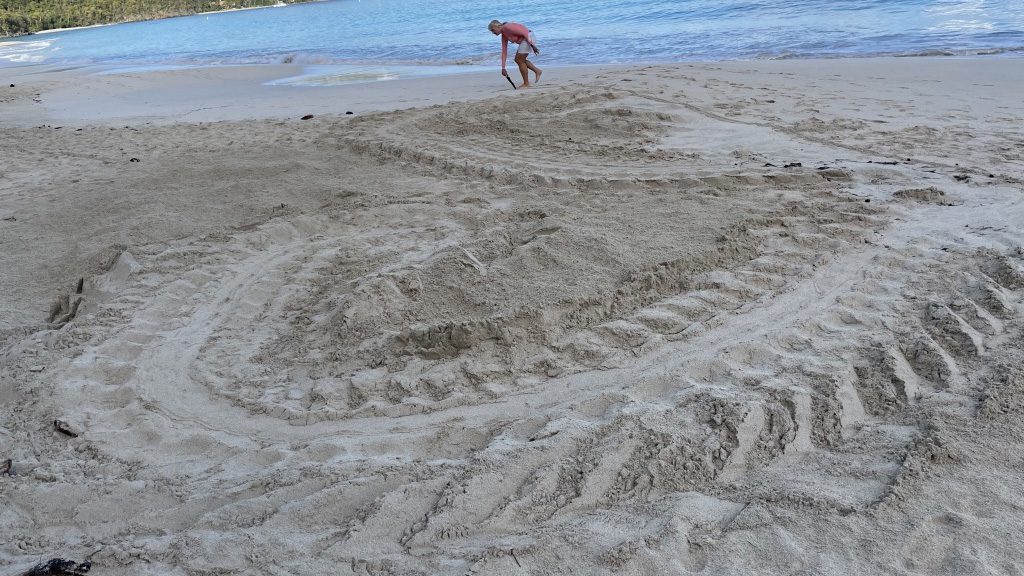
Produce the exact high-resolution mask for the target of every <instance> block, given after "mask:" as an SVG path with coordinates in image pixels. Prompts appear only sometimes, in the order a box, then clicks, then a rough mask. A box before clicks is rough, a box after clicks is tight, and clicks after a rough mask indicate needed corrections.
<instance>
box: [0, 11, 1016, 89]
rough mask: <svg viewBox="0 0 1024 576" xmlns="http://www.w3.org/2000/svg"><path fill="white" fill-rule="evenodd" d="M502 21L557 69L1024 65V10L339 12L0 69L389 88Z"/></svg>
mask: <svg viewBox="0 0 1024 576" xmlns="http://www.w3.org/2000/svg"><path fill="white" fill-rule="evenodd" d="M492 18H497V19H500V20H511V21H516V22H522V23H524V24H526V25H527V26H529V27H530V28H531V29H532V30H533V31H534V32H535V34H536V36H537V39H538V43H539V45H540V47H541V49H542V51H543V54H542V62H545V63H547V64H587V63H591V64H593V63H633V62H675V61H687V60H719V59H751V58H804V57H822V56H824V57H836V56H868V55H881V54H896V55H924V54H1024V0H788V1H781V0H780V1H760V2H758V1H754V2H740V1H736V0H674V1H673V0H615V1H609V0H562V1H552V0H536V1H534V2H522V3H513V2H509V3H505V4H503V5H500V7H498V5H496V4H495V3H493V2H489V1H487V2H485V1H483V0H465V1H454V0H451V1H446V0H329V1H326V2H315V3H310V4H295V5H289V6H284V7H274V8H263V9H257V10H241V11H234V12H223V13H216V14H205V15H197V16H188V17H182V18H170V19H165V20H156V21H149V22H136V23H129V24H120V25H115V26H103V27H96V28H88V29H80V30H68V31H59V32H51V33H45V34H36V35H32V36H24V37H20V38H14V39H6V40H0V67H2V66H18V65H28V64H39V63H46V64H55V65H62V66H63V65H68V66H78V65H105V66H115V67H128V66H157V67H166V66H196V65H217V64H244V63H285V62H296V63H300V64H307V65H310V66H319V67H321V68H322V69H330V68H331V67H338V66H341V67H342V68H343V69H348V70H356V71H357V72H358V71H360V70H362V71H363V72H358V74H356V75H357V76H358V77H366V78H369V79H384V78H386V77H388V75H389V74H392V73H393V72H392V71H394V70H410V69H413V68H430V66H424V65H431V66H443V67H444V68H445V69H446V70H450V69H451V67H470V68H475V66H472V65H488V66H491V65H497V62H498V54H499V50H500V46H499V43H498V39H497V38H496V37H494V36H492V35H491V34H490V33H489V32H488V31H487V29H486V25H487V22H489V21H490V20H491V19H492ZM375 74H376V75H378V76H382V78H375V77H374V75H375Z"/></svg>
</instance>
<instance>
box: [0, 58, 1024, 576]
mask: <svg viewBox="0 0 1024 576" xmlns="http://www.w3.org/2000/svg"><path fill="white" fill-rule="evenodd" d="M830 65H834V66H841V67H843V66H845V68H844V70H845V71H846V74H845V76H844V78H843V80H844V81H846V82H848V83H853V84H856V85H857V86H859V87H860V88H859V90H860V91H850V92H849V93H847V94H839V93H836V92H833V91H832V89H831V88H830V87H829V86H831V85H830V84H829V83H830V82H838V80H830V78H829V77H828V76H826V75H823V74H822V73H821V72H820V70H818V69H816V68H810V69H806V68H803V67H802V66H804V65H802V64H800V63H795V64H792V65H791V66H793V68H791V69H787V68H785V66H787V64H785V63H764V64H763V68H762V69H756V66H758V65H753V64H749V63H732V64H727V65H722V66H715V65H706V66H702V67H694V66H653V67H641V68H634V69H629V70H625V71H622V70H618V71H610V72H607V73H604V74H596V75H593V76H592V77H591V78H588V79H587V81H585V82H579V83H573V84H567V85H555V86H549V87H541V88H539V89H537V90H536V91H534V92H533V93H528V94H516V95H515V96H514V97H513V98H505V97H501V98H494V99H482V100H479V99H478V100H474V101H470V102H454V103H448V104H444V105H438V106H428V107H420V108H413V109H409V110H396V111H385V112H380V113H375V114H369V115H364V116H360V117H358V118H354V119H353V118H346V117H345V116H337V117H329V118H319V117H318V118H316V119H315V120H314V121H309V122H302V121H297V120H267V119H264V120H248V121H240V122H235V121H231V122H216V123H213V124H207V123H203V124H186V123H174V124H166V125H146V124H137V125H129V126H128V127H126V128H115V129H111V127H109V126H99V125H88V124H87V125H82V126H71V127H70V128H71V129H70V130H69V129H68V128H62V129H61V130H59V131H58V130H56V129H55V128H54V127H52V126H49V127H41V128H18V129H14V128H11V129H8V132H9V133H11V134H16V135H17V136H18V139H19V140H20V141H21V143H20V145H19V146H18V147H17V148H15V147H14V146H13V145H11V144H4V146H5V148H4V149H3V151H4V153H5V155H6V154H7V152H8V151H10V152H11V154H12V156H10V157H13V158H16V159H17V161H16V162H14V163H12V164H11V167H9V168H6V169H5V170H6V172H5V174H10V175H11V178H12V179H11V180H10V182H12V183H13V184H9V185H5V186H4V188H3V189H0V198H2V200H3V205H2V210H4V211H5V212H4V213H5V215H6V214H10V215H11V216H13V217H14V218H15V220H14V221H13V222H8V221H4V222H3V223H2V224H3V226H2V227H0V238H2V239H3V241H4V244H5V246H16V245H17V246H20V247H22V248H21V249H20V250H12V251H5V256H4V260H5V264H7V265H8V268H7V269H9V270H12V271H13V273H12V274H10V275H6V276H5V279H4V283H5V288H7V289H8V291H9V292H10V293H11V294H12V299H11V301H10V302H11V304H9V306H8V307H7V308H6V309H5V310H4V321H5V324H6V327H7V332H6V333H5V338H6V339H5V341H4V348H3V359H4V360H3V372H2V377H3V388H2V389H0V399H2V400H3V402H2V403H0V405H2V412H0V439H2V440H3V442H2V444H0V445H2V446H3V447H4V448H3V450H4V451H5V453H0V459H2V458H11V459H12V467H13V472H14V473H13V474H12V475H4V476H0V498H2V499H3V501H4V503H5V504H7V506H6V508H5V511H4V512H2V513H0V527H2V528H3V531H4V532H5V533H6V534H10V535H11V539H10V543H8V544H4V545H2V547H0V561H2V562H4V563H5V564H6V565H8V566H11V567H12V569H13V570H14V571H15V572H17V571H19V570H22V569H26V568H28V567H30V566H32V565H33V564H35V563H36V562H37V561H39V559H40V558H44V557H49V556H53V555H60V556H64V557H69V558H77V559H84V558H86V557H88V558H90V559H91V561H92V562H93V563H94V570H97V571H98V570H100V569H102V570H103V571H104V572H105V573H112V574H121V573H124V574H128V573H133V574H137V573H154V574H157V573H159V574H166V573H183V574H193V573H212V572H217V573H224V572H231V573H236V572H238V573H275V574H276V573H303V574H304V573H319V572H331V573H341V574H347V573H353V574H466V573H478V574H515V573H536V574H559V573H571V572H579V571H584V572H586V573H591V574H664V573H678V574H686V573H764V574H776V573H778V574H783V573H787V574H788V573H793V572H799V571H805V572H814V573H839V572H843V573H846V572H848V571H849V570H851V569H854V570H856V571H858V572H865V573H892V572H893V571H894V567H895V571H897V572H900V573H908V574H916V573H921V574H925V573H927V574H940V573H948V574H954V573H956V574H963V573H978V574H983V573H991V572H992V571H994V570H996V571H997V570H1002V569H1003V568H1002V567H1012V566H1016V565H1017V564H1018V563H1019V558H1021V557H1022V556H1021V552H1022V550H1020V545H1019V543H1018V542H1017V541H1016V539H1014V538H1011V537H1010V535H1012V534H1013V533H1014V532H1015V531H1016V530H1017V529H1019V527H1020V521H1019V519H1017V518H1016V512H1015V510H1016V506H1017V504H1016V503H1015V502H1016V500H1017V499H1018V497H1019V496H1020V495H1019V494H1017V492H1019V490H1018V489H1017V488H1016V486H1019V485H1020V483H1019V482H1018V481H1019V479H1020V471H1021V469H1022V468H1021V462H1020V458H1019V456H1017V452H1018V451H1017V450H1015V448H1016V446H1018V445H1019V442H1020V439H1021V437H1022V428H1021V411H1020V410H1021V406H1022V404H1021V402H1020V395H1021V393H1022V391H1024V388H1022V385H1024V356H1022V354H1021V349H1022V346H1021V343H1022V342H1024V332H1022V303H1024V251H1022V245H1024V232H1022V231H1021V228H1020V224H1019V223H1020V222H1024V195H1022V192H1024V190H1022V189H1021V188H1020V186H1019V182H1020V178H1022V177H1024V166H1022V165H1021V164H1020V162H1019V158H1017V157H1015V156H1014V155H1013V154H1012V153H1009V152H1007V151H1006V150H1003V149H1002V148H1003V147H1005V146H1009V145H1012V141H1013V139H1014V138H1016V136H1015V135H1014V134H1015V132H1014V131H1013V126H1015V125H1016V122H1017V121H1019V120H1020V118H1021V116H1022V115H1024V110H1021V109H1020V106H1019V103H1017V104H1016V107H1015V108H1014V107H1011V106H1010V103H1009V102H1008V101H1002V102H1000V103H999V104H998V105H997V106H993V107H992V108H990V109H987V110H989V112H985V110H986V109H983V108H982V107H981V105H980V103H978V102H976V101H975V100H974V99H971V98H970V97H968V96H963V95H959V96H956V97H950V98H949V100H948V101H939V102H937V101H936V98H935V97H934V96H933V95H932V90H933V87H932V84H933V83H934V82H931V81H930V80H929V81H928V82H925V80H924V79H921V78H917V79H915V80H914V81H913V82H911V81H907V82H903V83H901V84H900V85H902V84H907V85H908V91H910V94H909V95H908V97H906V98H905V99H904V102H903V103H901V104H900V106H901V107H903V108H904V109H903V110H901V111H900V112H901V114H903V115H906V116H912V117H913V120H912V122H913V124H912V125H910V126H906V127H904V126H902V125H901V126H895V127H893V128H892V129H890V128H889V127H882V128H878V129H873V124H872V123H871V122H869V121H868V120H865V119H864V117H866V116H874V117H881V116H883V115H884V114H887V113H889V112H890V109H889V107H888V104H887V103H884V102H883V103H879V102H878V101H877V100H878V99H877V98H875V96H877V95H879V94H884V93H885V92H886V91H887V90H893V89H894V88H893V86H894V84H893V83H892V82H891V81H890V79H887V78H883V77H881V76H879V74H881V73H880V72H878V71H877V70H869V71H865V69H864V68H863V67H862V66H863V64H862V63H859V62H857V63H847V62H846V61H840V62H836V63H834V64H830ZM751 66H754V67H755V69H753V70H750V69H749V68H750V67H751ZM886 66H888V68H884V70H886V71H887V72H885V73H887V74H889V75H890V76H891V77H892V78H901V77H903V78H908V77H911V76H913V75H915V74H918V73H919V70H918V69H916V68H914V71H913V72H911V71H910V70H911V68H908V67H910V66H912V65H911V64H906V65H903V64H901V63H894V62H891V61H886ZM901 66H906V67H901ZM928 66H931V64H929V65H928ZM779 67H783V68H782V69H781V72H780V68H779ZM926 67H927V66H926ZM739 70H742V71H743V74H742V75H741V74H739V73H738V71H739ZM949 70H954V71H956V70H960V69H958V68H956V67H955V66H953V65H952V64H950V65H949V67H948V68H935V69H933V71H934V73H935V74H936V75H937V76H939V77H942V76H945V75H948V74H949V73H950V72H949ZM961 72H962V73H963V74H965V75H967V76H969V75H970V74H975V73H978V72H977V71H976V70H973V69H971V71H962V70H961ZM781 74H785V75H786V76H784V77H782V78H779V77H778V76H779V75H781ZM552 78H554V75H552ZM545 80H546V81H551V80H550V79H549V78H548V75H547V74H546V75H545ZM935 81H936V82H938V81H940V80H939V79H935ZM819 83H820V84H822V85H824V87H819V86H818V84H819ZM1006 83H1007V84H1012V82H1011V81H1009V80H1007V81H1006ZM780 84H782V85H783V87H788V88H790V89H791V90H792V89H793V88H796V87H802V88H801V91H800V93H799V94H797V93H795V92H793V95H790V96H787V95H786V94H780V93H779V92H777V90H779V87H780V86H779V85H780ZM724 85H727V86H728V90H723V89H722V88H721V87H722V86H724ZM1011 89H1012V86H1001V87H1000V90H999V91H998V93H996V94H995V96H998V95H999V94H1003V93H1004V92H1012V90H1011ZM873 95H874V96H873ZM787 98H792V99H793V101H792V102H790V103H787V104H788V106H787V107H785V109H786V111H787V112H786V113H785V114H782V113H780V112H778V111H776V112H768V111H767V110H769V108H768V105H769V104H777V103H779V102H780V101H782V100H783V99H787ZM768 100H773V101H774V102H767V101H768ZM918 101H920V102H923V103H924V104H921V105H920V106H917V105H915V102H918ZM962 101H963V102H967V103H970V104H972V106H974V107H972V108H970V112H964V113H961V115H960V116H956V117H952V118H951V117H949V116H947V115H944V114H945V112H946V111H947V110H946V109H944V108H942V107H940V106H938V105H939V104H943V103H945V105H946V106H947V107H952V108H956V107H958V106H961V104H962ZM932 105H935V106H934V107H933V106H932ZM975 117H977V118H982V119H983V120H984V130H983V132H984V134H983V135H982V134H981V132H982V131H980V130H979V132H978V136H979V138H980V139H981V140H982V141H984V142H985V144H984V145H982V146H968V145H967V143H968V142H969V140H968V139H969V138H974V136H975V134H974V133H973V132H972V133H971V134H969V135H964V134H963V133H962V130H964V128H963V126H961V124H963V125H967V124H969V123H970V121H971V120H972V119H973V118H975ZM906 123H907V124H910V123H911V121H910V120H907V121H906ZM958 123H959V124H958ZM914 126H925V127H930V129H929V130H926V131H922V130H918V129H915V128H914ZM874 127H875V128H877V127H876V126H874ZM78 128H81V131H78ZM925 133H926V137H924V136H923V135H924V134H925ZM10 141H11V140H10V139H7V142H10ZM970 141H973V140H970ZM44 149H48V150H60V151H61V153H60V154H57V155H56V157H57V158H58V160H50V159H49V158H45V157H43V156H41V155H40V153H41V151H42V150H44ZM14 154H17V156H13V155H14ZM897 154H898V155H897ZM5 157H6V156H5ZM131 157H138V158H139V159H140V162H137V163H131V162H130V161H129V159H130V158H131ZM53 161H59V162H61V163H62V164H61V165H62V169H61V170H51V169H50V163H51V162H53ZM136 164H140V165H143V164H144V166H136ZM787 166H788V167H787ZM990 175H991V176H990ZM68 190H73V191H75V192H76V193H75V194H69V193H68V192H67V191H68ZM40 198H43V199H46V200H47V203H40V202H39V199H40ZM13 225H17V226H22V227H23V228H13V227H12V226H13ZM29 234H34V235H35V236H30V235H29ZM32 238H35V239H36V240H35V241H33V242H30V241H29V240H31V239H32ZM61 243H64V244H65V245H67V244H73V245H74V246H75V249H74V250H60V249H58V248H57V247H58V246H59V245H60V244H61ZM40 263H44V264H45V265H44V266H40ZM78 277H82V278H84V280H83V285H82V290H81V295H80V297H81V299H82V304H81V305H80V308H79V310H78V311H77V312H78V313H77V315H76V316H75V317H74V318H73V319H71V320H70V322H67V323H66V324H63V325H60V326H57V325H55V324H51V325H47V310H49V305H50V303H51V301H52V299H53V298H54V297H55V296H56V295H57V294H58V293H63V294H64V295H66V296H68V297H69V298H75V297H76V295H69V293H70V292H75V291H76V290H75V280H76V279H77V278H78ZM67 302H70V300H67ZM57 419H59V420H61V421H62V422H64V423H65V425H66V426H65V427H66V428H67V429H68V430H72V431H73V432H74V433H75V434H77V437H74V438H71V437H70V436H68V435H67V434H63V433H61V432H59V431H55V430H54V428H53V421H54V420H57ZM940 494H941V495H948V498H945V497H939V496H937V495H940ZM1007 569H1008V570H1009V569H1010V568H1007Z"/></svg>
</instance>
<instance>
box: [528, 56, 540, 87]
mask: <svg viewBox="0 0 1024 576" xmlns="http://www.w3.org/2000/svg"><path fill="white" fill-rule="evenodd" d="M526 67H527V68H529V69H530V70H533V76H534V77H533V82H534V83H535V84H536V83H537V82H540V73H541V72H542V70H541V69H540V68H537V65H536V64H534V63H533V62H530V61H529V60H527V61H526Z"/></svg>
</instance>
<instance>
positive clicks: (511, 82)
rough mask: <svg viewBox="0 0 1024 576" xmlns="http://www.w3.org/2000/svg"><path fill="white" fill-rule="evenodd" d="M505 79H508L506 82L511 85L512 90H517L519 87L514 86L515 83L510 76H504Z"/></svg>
mask: <svg viewBox="0 0 1024 576" xmlns="http://www.w3.org/2000/svg"><path fill="white" fill-rule="evenodd" d="M505 80H508V83H509V84H511V85H512V89H513V90H519V88H516V83H515V82H513V81H512V79H511V78H509V77H508V76H505Z"/></svg>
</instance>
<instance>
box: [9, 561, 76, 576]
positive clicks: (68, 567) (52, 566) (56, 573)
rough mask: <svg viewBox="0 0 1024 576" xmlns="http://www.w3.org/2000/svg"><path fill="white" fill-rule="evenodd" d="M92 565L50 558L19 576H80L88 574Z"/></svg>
mask: <svg viewBox="0 0 1024 576" xmlns="http://www.w3.org/2000/svg"><path fill="white" fill-rule="evenodd" d="M90 568H92V563H91V562H89V561H88V560H86V561H85V562H82V563H81V564H78V563H76V562H75V561H74V560H65V559H63V558H51V559H49V560H47V561H46V562H41V563H39V564H36V565H35V566H33V567H32V568H31V569H30V570H29V571H28V572H22V573H21V576H82V575H83V574H88V573H89V569H90Z"/></svg>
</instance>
